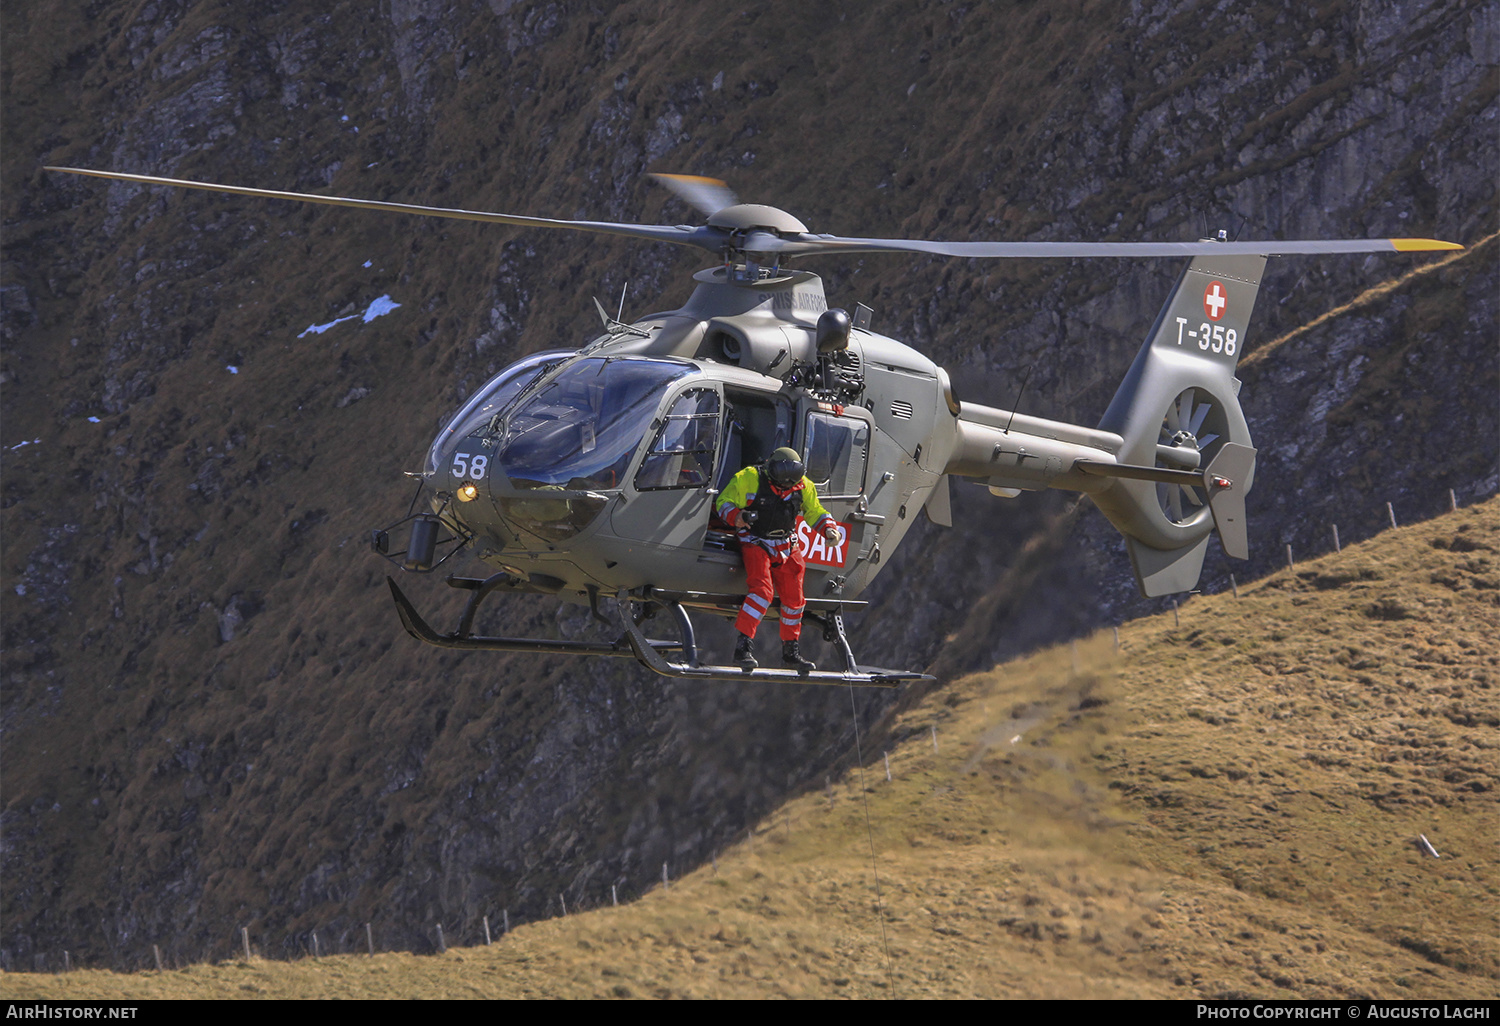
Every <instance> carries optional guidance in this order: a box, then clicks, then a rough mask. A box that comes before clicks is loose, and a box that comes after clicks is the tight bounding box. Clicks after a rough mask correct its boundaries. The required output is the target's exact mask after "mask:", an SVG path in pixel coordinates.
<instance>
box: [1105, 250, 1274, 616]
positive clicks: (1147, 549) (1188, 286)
mask: <svg viewBox="0 0 1500 1026" xmlns="http://www.w3.org/2000/svg"><path fill="white" fill-rule="evenodd" d="M1265 266H1266V258H1265V257H1264V256H1253V255H1240V254H1236V255H1228V254H1226V255H1224V256H1200V257H1196V258H1194V260H1193V262H1192V263H1191V264H1190V265H1189V266H1188V268H1187V270H1185V271H1183V273H1182V277H1181V278H1179V279H1178V281H1177V286H1176V288H1175V289H1173V291H1172V294H1171V296H1170V297H1169V298H1168V299H1167V302H1166V305H1165V306H1163V307H1162V310H1161V313H1160V314H1159V315H1158V316H1157V318H1156V323H1155V324H1154V325H1153V326H1152V329H1151V334H1150V335H1149V336H1148V337H1147V339H1146V343H1145V345H1143V346H1142V347H1141V351H1140V352H1139V353H1138V354H1137V355H1136V358H1135V362H1134V363H1133V364H1131V366H1130V371H1129V372H1128V373H1127V374H1126V375H1125V380H1124V381H1122V382H1121V383H1120V388H1119V390H1118V391H1117V392H1116V393H1115V397H1114V399H1113V400H1112V401H1111V402H1110V404H1109V409H1108V410H1106V411H1105V413H1104V418H1103V420H1101V421H1100V422H1099V427H1100V429H1102V430H1104V431H1110V432H1113V433H1115V434H1117V435H1119V436H1120V437H1121V438H1123V439H1124V440H1125V444H1124V445H1123V446H1122V447H1121V449H1120V451H1119V453H1118V455H1117V458H1118V460H1119V462H1120V463H1125V464H1132V465H1135V466H1145V467H1161V468H1164V469H1170V470H1193V471H1198V470H1204V469H1206V468H1207V469H1212V470H1215V471H1219V473H1218V474H1217V477H1218V479H1220V480H1225V481H1229V482H1231V484H1230V485H1229V486H1228V488H1227V489H1223V488H1216V487H1215V486H1214V485H1213V483H1212V482H1213V480H1214V477H1215V476H1216V475H1214V474H1207V475H1205V480H1204V484H1203V485H1202V486H1198V485H1188V484H1182V483H1172V484H1163V483H1156V482H1150V481H1140V480H1127V479H1120V480H1116V481H1114V482H1113V483H1112V485H1111V487H1109V488H1107V489H1105V490H1104V491H1102V492H1099V493H1097V494H1095V496H1094V501H1095V503H1096V504H1097V505H1098V506H1099V508H1100V509H1101V510H1103V512H1104V515H1105V516H1107V517H1108V518H1109V521H1110V523H1112V524H1114V525H1115V527H1116V528H1118V529H1119V531H1120V532H1121V533H1122V534H1124V535H1125V539H1126V544H1127V547H1128V548H1129V549H1130V558H1131V564H1132V566H1134V568H1135V573H1136V580H1137V583H1138V584H1139V585H1140V588H1141V591H1142V592H1143V593H1144V594H1145V595H1147V596H1157V595H1166V594H1169V593H1171V592H1174V591H1187V590H1189V589H1191V588H1192V587H1193V586H1194V585H1196V584H1197V582H1198V577H1199V574H1200V573H1201V571H1202V568H1203V556H1204V553H1205V551H1206V550H1207V547H1208V535H1209V533H1210V532H1211V531H1212V530H1213V528H1214V523H1215V517H1216V516H1218V518H1219V520H1220V523H1219V533H1220V537H1221V540H1222V541H1223V542H1224V548H1225V551H1226V552H1227V553H1229V554H1230V555H1233V556H1237V557H1239V558H1244V557H1245V556H1246V555H1248V547H1247V541H1246V535H1245V516H1244V501H1245V493H1246V492H1247V491H1249V489H1250V485H1251V483H1252V482H1253V478H1254V467H1255V450H1254V449H1253V448H1251V447H1250V429H1249V427H1248V426H1247V425H1246V423H1245V416H1244V414H1243V413H1242V412H1241V410H1240V406H1239V401H1238V398H1237V397H1238V395H1239V381H1238V380H1237V379H1236V378H1235V376H1234V372H1235V366H1236V365H1237V364H1238V362H1239V357H1240V354H1241V353H1242V352H1243V350H1244V343H1245V329H1246V328H1247V327H1248V326H1249V323H1250V312H1251V310H1252V309H1253V308H1254V306H1255V297H1256V295H1257V293H1258V292H1259V291H1260V280H1261V274H1262V272H1263V271H1264V270H1265ZM1221 453H1222V456H1223V458H1224V459H1226V461H1227V462H1225V463H1224V464H1222V465H1221V464H1220V463H1218V462H1217V460H1218V459H1219V458H1221ZM1231 466H1232V468H1233V471H1234V472H1233V473H1232V474H1231V473H1229V472H1227V470H1226V469H1225V468H1229V467H1231ZM1221 491H1223V492H1224V494H1223V495H1222V496H1221V495H1220V494H1219V493H1220V492H1221Z"/></svg>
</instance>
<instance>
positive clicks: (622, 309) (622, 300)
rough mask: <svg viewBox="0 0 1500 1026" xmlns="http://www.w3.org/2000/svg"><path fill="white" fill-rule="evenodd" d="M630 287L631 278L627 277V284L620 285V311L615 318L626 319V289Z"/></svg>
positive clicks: (618, 319)
mask: <svg viewBox="0 0 1500 1026" xmlns="http://www.w3.org/2000/svg"><path fill="white" fill-rule="evenodd" d="M628 288H630V279H629V278H626V279H625V284H624V285H622V286H620V312H619V313H618V314H616V315H615V320H617V321H624V320H625V290H626V289H628Z"/></svg>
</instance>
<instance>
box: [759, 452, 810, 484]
mask: <svg viewBox="0 0 1500 1026" xmlns="http://www.w3.org/2000/svg"><path fill="white" fill-rule="evenodd" d="M805 473H807V468H806V467H804V466H803V465H802V457H800V456H798V455H797V450H795V449H789V448H787V447H786V446H782V447H781V448H780V449H777V450H776V451H775V452H773V453H772V454H771V458H770V459H769V460H768V461H767V462H766V476H767V477H769V478H770V479H771V483H772V484H773V485H775V486H776V487H777V488H780V489H781V490H782V491H785V490H786V489H788V488H795V487H796V486H797V485H798V484H799V483H800V482H801V481H802V475H803V474H805Z"/></svg>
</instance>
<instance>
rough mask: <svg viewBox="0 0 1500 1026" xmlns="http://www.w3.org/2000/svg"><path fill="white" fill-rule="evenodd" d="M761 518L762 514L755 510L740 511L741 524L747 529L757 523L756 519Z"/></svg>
mask: <svg viewBox="0 0 1500 1026" xmlns="http://www.w3.org/2000/svg"><path fill="white" fill-rule="evenodd" d="M759 516H760V514H759V513H757V512H755V510H753V509H745V510H740V517H739V520H740V523H742V524H744V525H745V526H746V527H749V526H750V525H751V524H753V523H755V520H756V518H757V517H759Z"/></svg>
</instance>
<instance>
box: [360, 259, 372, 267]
mask: <svg viewBox="0 0 1500 1026" xmlns="http://www.w3.org/2000/svg"><path fill="white" fill-rule="evenodd" d="M360 266H361V267H369V266H370V261H368V260H366V261H365V262H364V263H363V264H361V265H360Z"/></svg>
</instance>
